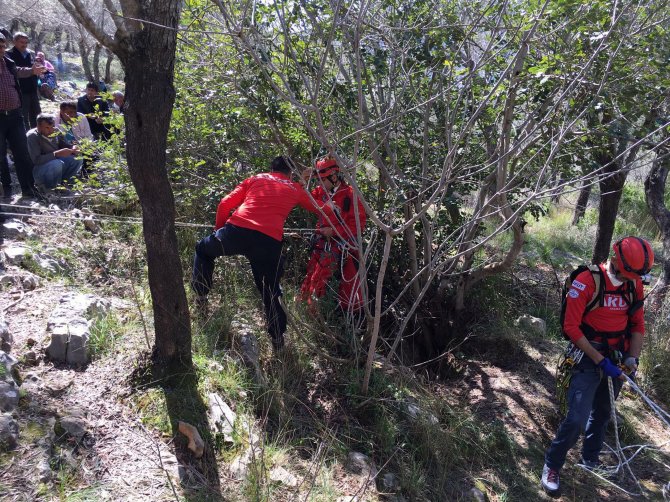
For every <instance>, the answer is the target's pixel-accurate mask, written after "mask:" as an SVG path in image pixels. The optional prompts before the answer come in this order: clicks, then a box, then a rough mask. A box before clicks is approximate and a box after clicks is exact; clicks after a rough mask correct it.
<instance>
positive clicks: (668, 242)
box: [644, 152, 670, 308]
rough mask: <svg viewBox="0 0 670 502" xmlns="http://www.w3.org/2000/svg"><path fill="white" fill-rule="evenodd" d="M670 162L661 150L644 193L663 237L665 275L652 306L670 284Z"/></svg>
mask: <svg viewBox="0 0 670 502" xmlns="http://www.w3.org/2000/svg"><path fill="white" fill-rule="evenodd" d="M669 170H670V163H669V162H668V158H667V153H665V152H660V153H659V154H658V155H657V157H656V159H654V162H653V163H652V167H651V170H650V171H649V174H648V175H647V178H646V179H645V180H644V193H645V198H646V201H647V207H649V212H650V213H651V215H652V217H653V218H654V220H655V221H656V224H657V225H658V228H659V230H660V231H661V237H662V239H663V256H664V257H666V259H665V260H664V261H663V275H662V276H661V277H660V278H659V284H658V285H657V286H656V289H654V291H653V292H652V293H651V294H650V298H649V302H650V304H651V306H652V307H656V308H659V307H660V306H661V305H662V304H663V300H664V299H665V296H666V295H667V293H668V288H669V286H670V259H668V258H667V257H670V211H668V208H667V206H666V205H665V199H664V194H665V186H666V182H667V180H668V171H669Z"/></svg>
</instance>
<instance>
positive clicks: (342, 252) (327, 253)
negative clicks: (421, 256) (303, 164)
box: [300, 157, 366, 314]
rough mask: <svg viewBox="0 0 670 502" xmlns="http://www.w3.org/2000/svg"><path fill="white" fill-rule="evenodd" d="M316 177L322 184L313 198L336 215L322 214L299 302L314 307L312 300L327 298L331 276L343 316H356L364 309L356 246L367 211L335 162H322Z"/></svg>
mask: <svg viewBox="0 0 670 502" xmlns="http://www.w3.org/2000/svg"><path fill="white" fill-rule="evenodd" d="M310 171H311V170H307V171H305V172H304V173H303V177H309V175H310V174H311V173H310ZM314 174H315V175H316V176H317V177H318V179H319V182H320V183H319V185H318V186H317V187H316V188H314V189H313V190H312V192H311V193H312V197H314V200H316V201H318V202H320V203H322V204H326V203H328V202H330V201H332V203H333V204H334V212H335V214H334V216H328V215H325V214H322V215H321V216H320V217H319V221H318V222H317V224H316V231H315V237H316V238H315V240H314V241H313V243H312V255H311V257H310V260H309V262H308V264H307V275H306V277H305V279H304V281H303V283H302V286H301V288H300V298H301V299H303V300H306V301H307V302H308V303H309V304H312V301H313V299H315V298H321V297H323V296H324V295H325V294H326V286H327V284H328V282H329V281H330V279H331V278H332V276H333V275H338V276H339V286H338V292H337V300H338V304H339V306H340V308H341V309H342V311H343V312H344V313H348V314H353V313H357V312H359V311H360V310H361V309H362V307H363V291H362V289H361V282H360V278H359V275H358V260H359V259H360V253H359V249H358V244H357V243H358V236H359V234H360V233H361V232H362V230H363V228H365V220H366V216H365V208H364V207H363V204H362V203H361V202H360V198H358V197H355V196H354V191H353V189H352V188H351V186H349V185H348V184H347V183H346V182H345V181H344V179H343V178H342V176H341V174H340V168H339V167H338V165H337V162H336V160H335V159H333V158H330V157H327V158H324V159H321V160H319V161H318V162H317V163H316V169H315V172H314ZM355 205H356V207H357V210H356V209H355V207H354V206H355Z"/></svg>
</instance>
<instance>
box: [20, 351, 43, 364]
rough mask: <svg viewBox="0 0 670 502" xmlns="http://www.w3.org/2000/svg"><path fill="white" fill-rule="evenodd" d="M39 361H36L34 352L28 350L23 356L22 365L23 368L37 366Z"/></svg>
mask: <svg viewBox="0 0 670 502" xmlns="http://www.w3.org/2000/svg"><path fill="white" fill-rule="evenodd" d="M38 364H39V361H38V360H37V353H36V352H35V351H34V350H29V351H28V352H26V353H25V354H23V365H24V366H37V365H38Z"/></svg>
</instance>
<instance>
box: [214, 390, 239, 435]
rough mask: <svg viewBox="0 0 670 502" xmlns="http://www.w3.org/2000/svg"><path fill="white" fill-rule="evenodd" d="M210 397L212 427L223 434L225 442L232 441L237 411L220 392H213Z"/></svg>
mask: <svg viewBox="0 0 670 502" xmlns="http://www.w3.org/2000/svg"><path fill="white" fill-rule="evenodd" d="M208 398H209V426H210V429H212V430H213V431H214V432H217V433H219V434H222V435H223V439H224V441H225V442H227V443H232V442H233V430H234V428H235V419H236V418H237V416H236V415H235V412H234V411H233V410H231V409H230V406H228V404H227V403H226V402H225V401H224V400H223V399H222V398H221V396H219V395H218V394H216V393H214V392H212V393H210V394H209V396H208Z"/></svg>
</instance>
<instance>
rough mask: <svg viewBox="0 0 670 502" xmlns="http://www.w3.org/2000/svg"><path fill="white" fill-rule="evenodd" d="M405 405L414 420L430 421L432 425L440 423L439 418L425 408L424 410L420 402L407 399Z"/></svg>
mask: <svg viewBox="0 0 670 502" xmlns="http://www.w3.org/2000/svg"><path fill="white" fill-rule="evenodd" d="M404 405H405V411H406V412H407V414H408V415H409V416H410V417H411V418H413V419H414V420H426V421H427V422H428V423H430V424H432V425H437V424H438V423H439V420H438V419H437V417H436V416H435V415H433V414H432V413H428V412H426V411H425V410H422V409H421V408H420V407H419V405H418V404H416V403H413V402H411V401H406V402H405V403H404Z"/></svg>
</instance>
